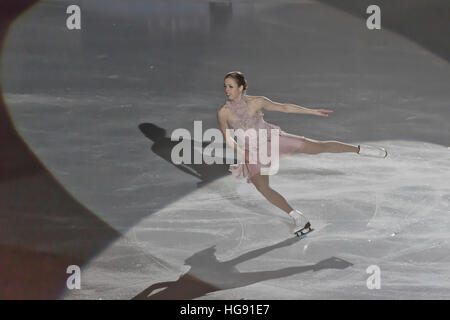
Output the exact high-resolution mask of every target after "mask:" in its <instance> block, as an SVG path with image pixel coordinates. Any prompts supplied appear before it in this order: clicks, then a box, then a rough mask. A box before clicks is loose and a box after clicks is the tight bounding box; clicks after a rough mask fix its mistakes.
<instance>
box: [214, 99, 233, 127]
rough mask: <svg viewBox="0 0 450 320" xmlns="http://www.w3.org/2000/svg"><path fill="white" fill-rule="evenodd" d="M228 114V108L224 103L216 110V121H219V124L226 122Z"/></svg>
mask: <svg viewBox="0 0 450 320" xmlns="http://www.w3.org/2000/svg"><path fill="white" fill-rule="evenodd" d="M229 116H230V110H229V109H228V107H227V104H226V103H225V104H223V105H222V106H221V107H220V108H219V110H217V121H218V122H219V124H226V123H227V121H228V118H229Z"/></svg>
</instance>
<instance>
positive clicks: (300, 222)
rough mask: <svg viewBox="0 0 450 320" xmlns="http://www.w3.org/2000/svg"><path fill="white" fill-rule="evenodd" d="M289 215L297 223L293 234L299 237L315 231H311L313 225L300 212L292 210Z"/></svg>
mask: <svg viewBox="0 0 450 320" xmlns="http://www.w3.org/2000/svg"><path fill="white" fill-rule="evenodd" d="M289 215H290V216H291V217H292V219H293V220H294V223H295V227H294V230H293V233H294V234H295V235H296V236H297V237H299V236H303V235H305V234H308V233H310V232H311V231H313V230H314V229H311V223H309V221H308V219H307V218H306V217H305V216H304V215H303V213H301V212H300V211H298V210H292V211H291V212H290V213H289Z"/></svg>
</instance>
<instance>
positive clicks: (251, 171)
mask: <svg viewBox="0 0 450 320" xmlns="http://www.w3.org/2000/svg"><path fill="white" fill-rule="evenodd" d="M247 104H248V97H247V96H245V95H244V96H242V98H241V100H240V101H237V102H236V101H230V100H227V101H226V107H227V108H229V109H230V110H231V113H232V114H233V115H234V117H235V118H238V119H239V120H228V126H229V127H230V128H231V129H234V130H237V129H242V130H244V131H245V130H247V129H255V130H256V132H257V133H258V132H259V131H258V129H268V130H267V138H266V140H265V141H263V143H267V149H266V151H267V156H269V157H270V155H271V144H270V143H271V138H270V135H271V131H270V129H278V130H279V131H278V132H279V159H281V158H283V157H286V156H288V155H290V154H293V153H296V152H299V151H301V150H302V148H303V146H304V144H305V137H303V136H297V135H294V134H290V133H287V132H285V131H283V130H281V128H280V127H279V126H276V125H273V124H270V123H267V122H266V121H264V118H263V116H264V113H263V112H258V113H256V114H255V115H249V114H248V107H247ZM257 137H259V134H257ZM261 141H262V140H260V143H259V144H256V143H255V144H254V145H257V147H256V148H254V147H253V148H252V150H251V151H252V152H259V146H261V145H262V144H261ZM249 142H250V141H249V140H248V139H246V141H245V145H244V144H241V145H240V148H241V149H245V150H250V148H249V147H250V146H251V145H252V144H249ZM256 159H257V161H256V163H239V164H232V165H230V167H229V169H228V170H229V171H230V172H231V174H232V175H233V176H235V177H236V178H247V183H251V180H250V178H251V177H252V176H254V175H255V174H258V173H260V172H261V171H260V170H261V168H268V167H270V163H269V164H263V163H261V162H260V161H259V157H257V158H256Z"/></svg>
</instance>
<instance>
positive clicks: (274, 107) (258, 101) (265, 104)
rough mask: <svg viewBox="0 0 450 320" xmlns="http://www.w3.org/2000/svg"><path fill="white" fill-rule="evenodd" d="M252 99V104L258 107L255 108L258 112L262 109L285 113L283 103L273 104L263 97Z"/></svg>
mask: <svg viewBox="0 0 450 320" xmlns="http://www.w3.org/2000/svg"><path fill="white" fill-rule="evenodd" d="M249 98H250V97H249ZM252 99H253V100H252V101H253V102H254V104H255V105H257V106H258V107H257V108H258V111H261V110H262V109H265V110H270V111H281V112H284V111H285V109H284V106H285V104H284V103H278V102H274V101H272V100H270V99H269V98H267V97H265V96H254V97H252ZM249 100H250V99H249Z"/></svg>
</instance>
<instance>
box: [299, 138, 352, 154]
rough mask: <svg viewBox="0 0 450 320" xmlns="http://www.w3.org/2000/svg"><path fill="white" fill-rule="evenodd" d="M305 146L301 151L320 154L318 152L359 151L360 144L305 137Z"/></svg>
mask: <svg viewBox="0 0 450 320" xmlns="http://www.w3.org/2000/svg"><path fill="white" fill-rule="evenodd" d="M305 140H306V141H305V142H304V146H303V148H302V149H301V150H300V151H299V152H301V153H306V154H318V153H325V152H330V153H341V152H355V153H358V150H359V149H358V146H354V145H351V144H347V143H342V142H339V141H316V140H312V139H308V138H305Z"/></svg>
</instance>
